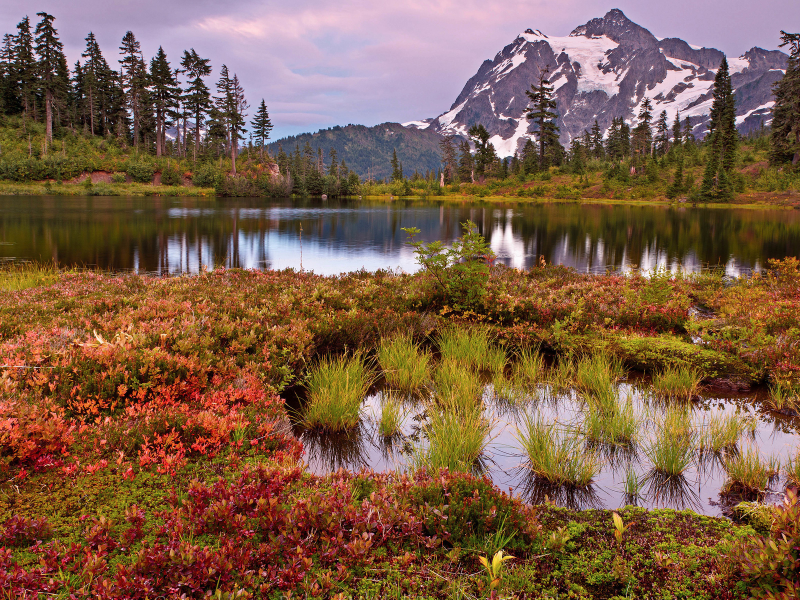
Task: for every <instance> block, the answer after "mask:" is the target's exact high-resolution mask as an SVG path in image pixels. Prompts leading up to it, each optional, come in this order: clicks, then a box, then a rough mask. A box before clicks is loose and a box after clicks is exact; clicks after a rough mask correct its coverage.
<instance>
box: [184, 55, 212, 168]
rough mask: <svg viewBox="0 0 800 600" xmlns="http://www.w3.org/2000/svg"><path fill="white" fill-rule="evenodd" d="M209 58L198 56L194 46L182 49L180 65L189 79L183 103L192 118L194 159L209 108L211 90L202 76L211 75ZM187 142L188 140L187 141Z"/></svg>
mask: <svg viewBox="0 0 800 600" xmlns="http://www.w3.org/2000/svg"><path fill="white" fill-rule="evenodd" d="M209 62H210V59H208V58H200V56H199V55H198V54H197V52H195V50H194V48H192V49H191V50H184V52H183V58H182V59H181V66H182V67H183V71H184V73H186V75H187V77H188V78H189V81H188V82H187V84H188V85H187V87H186V88H184V90H183V97H182V100H183V104H184V106H185V107H186V112H187V113H188V114H190V115H192V117H193V118H194V160H195V161H196V160H197V155H198V153H199V152H200V128H201V127H202V126H203V123H204V122H205V117H206V115H207V114H208V111H209V109H210V108H211V92H210V91H209V89H208V86H207V85H206V83H205V81H204V80H203V78H204V77H208V76H209V75H211V65H210V64H209ZM187 143H188V142H187Z"/></svg>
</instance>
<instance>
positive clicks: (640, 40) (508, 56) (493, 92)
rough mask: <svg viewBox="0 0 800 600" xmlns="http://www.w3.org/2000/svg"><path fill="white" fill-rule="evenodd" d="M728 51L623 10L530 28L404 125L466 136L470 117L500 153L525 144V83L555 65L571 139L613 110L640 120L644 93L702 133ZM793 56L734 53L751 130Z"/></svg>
mask: <svg viewBox="0 0 800 600" xmlns="http://www.w3.org/2000/svg"><path fill="white" fill-rule="evenodd" d="M722 57H723V53H722V52H720V51H719V50H716V49H714V48H702V47H699V46H692V45H689V44H688V43H686V42H684V41H683V40H681V39H677V38H664V39H658V38H656V37H655V36H654V35H653V34H652V33H650V32H649V31H648V30H647V29H645V28H644V27H641V26H639V25H637V24H636V23H634V22H632V21H631V20H630V19H628V18H627V17H626V16H625V15H624V14H623V13H622V11H621V10H619V9H614V10H611V11H609V12H608V13H607V14H606V15H605V16H604V17H603V18H600V19H592V20H591V21H589V22H588V23H586V24H585V25H581V26H580V27H577V28H576V29H575V30H573V32H572V33H570V34H569V36H567V37H554V36H548V35H546V34H544V33H542V32H541V31H539V30H538V29H537V30H533V29H527V30H526V31H525V32H524V33H522V34H520V35H519V36H518V37H517V39H515V40H514V41H513V42H512V43H511V44H509V45H508V46H506V47H505V48H503V50H502V51H501V52H499V53H498V54H497V55H496V56H495V57H494V59H493V60H486V61H485V62H484V63H483V64H482V65H481V67H480V69H478V72H477V73H476V74H475V75H474V76H473V77H472V78H471V79H470V80H469V81H468V82H467V84H466V85H465V86H464V89H463V90H462V92H461V94H460V95H459V96H458V98H456V101H455V102H454V103H453V105H452V106H451V107H450V110H448V111H447V112H445V113H443V114H441V115H440V116H438V117H436V118H435V119H426V120H424V121H412V122H410V123H404V125H406V126H407V127H413V128H418V129H433V130H434V131H437V132H439V133H442V134H459V135H466V131H467V129H468V128H469V127H470V126H471V125H473V124H475V123H482V124H483V125H484V126H485V127H486V128H487V129H488V130H489V133H490V134H492V138H491V141H492V143H493V144H494V146H495V149H496V150H497V153H498V154H499V155H500V156H501V157H503V156H510V155H512V154H514V152H515V151H517V150H520V149H521V147H522V145H524V143H525V140H526V139H527V138H528V137H530V131H531V130H532V129H533V127H532V125H531V124H530V123H529V122H528V121H527V120H526V119H525V112H526V110H525V109H526V107H527V105H528V98H527V96H526V95H525V91H526V90H529V89H530V86H531V84H532V83H534V82H538V78H539V74H540V72H541V71H542V70H543V69H545V68H549V73H550V74H549V79H550V82H551V84H552V85H553V86H554V87H555V96H556V101H557V113H558V115H559V117H558V126H559V127H560V128H561V141H562V143H564V144H565V145H567V144H568V143H569V141H570V140H571V139H572V138H573V137H576V136H580V135H582V134H583V132H584V130H590V129H591V127H592V125H593V124H594V121H595V119H596V120H597V121H598V123H599V125H600V127H601V129H602V130H603V131H605V130H606V129H607V128H608V127H609V126H610V125H611V119H612V118H614V117H620V116H621V117H624V118H625V119H626V121H628V122H630V123H631V124H633V123H635V122H636V115H637V114H638V113H639V108H640V106H641V103H642V101H643V100H644V98H645V96H646V97H649V98H650V100H651V101H652V103H653V109H654V110H653V112H654V117H655V118H657V117H658V115H659V114H660V113H661V111H662V110H666V112H667V118H668V121H669V124H670V126H671V125H672V122H673V120H674V118H675V115H676V113H677V112H678V111H679V110H680V113H681V117H682V118H684V117H686V116H689V117H691V118H692V123H693V124H694V126H695V129H694V134H695V136H697V137H702V135H703V134H704V132H705V130H706V123H707V121H708V114H709V112H710V109H711V91H712V90H711V88H712V86H713V83H714V75H715V73H716V70H717V68H718V67H719V64H720V62H721V61H722ZM786 61H787V56H786V54H784V53H783V52H778V51H768V50H764V49H762V48H752V49H751V50H749V51H748V52H746V53H745V54H744V55H742V56H740V57H738V58H730V57H729V58H728V64H729V68H730V72H731V81H732V83H733V87H734V89H735V94H736V114H737V119H736V123H737V125H738V127H739V130H740V131H742V132H743V133H746V132H747V131H750V130H753V129H756V128H758V127H760V126H761V123H762V122H764V123H765V124H766V123H769V120H770V119H771V113H770V108H771V107H772V105H773V99H772V86H773V84H774V83H775V82H776V81H778V80H779V79H780V78H781V77H782V76H783V74H784V72H785V69H786Z"/></svg>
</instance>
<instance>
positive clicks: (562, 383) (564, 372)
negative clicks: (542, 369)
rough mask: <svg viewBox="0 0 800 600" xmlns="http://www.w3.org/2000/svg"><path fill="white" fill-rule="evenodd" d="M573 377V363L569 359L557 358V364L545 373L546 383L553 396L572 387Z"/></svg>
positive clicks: (566, 357)
mask: <svg viewBox="0 0 800 600" xmlns="http://www.w3.org/2000/svg"><path fill="white" fill-rule="evenodd" d="M574 376H575V363H574V362H573V361H572V358H571V357H568V356H562V357H559V359H558V362H556V364H555V365H554V366H552V367H550V369H548V371H547V383H549V384H550V388H551V392H552V393H553V394H560V393H562V392H565V391H566V390H568V389H569V388H570V387H571V386H572V382H573V379H574Z"/></svg>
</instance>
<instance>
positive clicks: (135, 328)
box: [0, 259, 800, 598]
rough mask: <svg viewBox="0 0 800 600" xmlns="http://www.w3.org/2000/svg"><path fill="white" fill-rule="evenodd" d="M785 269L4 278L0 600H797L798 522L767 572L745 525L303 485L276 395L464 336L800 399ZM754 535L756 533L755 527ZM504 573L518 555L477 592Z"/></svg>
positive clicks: (347, 478)
mask: <svg viewBox="0 0 800 600" xmlns="http://www.w3.org/2000/svg"><path fill="white" fill-rule="evenodd" d="M799 266H800V265H799V263H798V261H796V260H794V259H787V260H785V261H780V262H776V263H774V264H773V268H772V270H771V271H770V272H769V273H766V274H764V275H759V276H755V277H752V278H749V279H743V280H740V281H728V280H725V279H724V278H722V277H721V276H720V275H717V274H713V273H711V274H705V275H702V276H697V277H674V276H670V275H668V274H665V273H662V274H652V275H651V276H648V277H645V276H643V275H640V274H634V275H622V274H617V273H609V274H606V275H602V276H589V275H582V274H579V273H577V272H575V271H573V270H570V269H567V268H563V267H556V266H549V265H544V266H541V267H537V268H534V269H531V270H529V271H525V272H521V271H516V270H513V269H507V268H505V267H502V266H492V267H490V268H488V269H486V270H485V271H481V272H480V273H479V275H480V277H482V279H481V281H482V288H481V289H482V293H481V294H479V295H477V296H476V295H471V296H470V297H469V305H468V307H466V306H464V305H463V302H464V300H463V298H460V297H456V298H455V300H456V302H453V300H454V298H453V297H452V294H453V293H454V290H455V292H458V286H457V285H455V286H450V287H443V286H442V285H440V283H439V282H437V280H436V278H435V276H434V275H433V274H432V273H431V272H426V271H423V272H420V273H417V274H413V275H409V274H395V273H391V272H376V273H367V272H355V273H350V274H348V275H342V276H338V277H323V276H318V275H314V274H312V273H305V272H296V271H291V270H287V271H280V272H278V271H268V272H255V271H237V270H215V271H213V272H204V273H201V274H199V275H196V276H182V277H152V276H143V275H134V274H121V275H111V274H101V273H95V272H63V273H60V272H55V271H54V272H51V273H45V272H44V271H43V270H42V269H40V270H39V271H37V272H36V274H35V276H31V277H27V278H26V277H23V276H22V275H21V274H20V273H19V272H16V273H15V274H13V276H12V275H11V274H9V273H8V272H3V273H0V365H2V366H0V481H2V483H0V594H3V595H4V596H2V597H8V598H39V597H61V598H70V597H77V598H82V597H85V598H89V597H92V598H94V597H101V598H156V597H207V596H214V597H227V598H234V597H242V598H244V597H254V598H283V597H287V596H291V597H306V596H309V597H313V596H320V597H335V596H337V595H338V596H339V597H364V598H371V597H374V598H383V597H430V598H449V597H453V598H456V597H458V598H471V597H488V596H490V595H491V594H495V595H497V594H499V595H500V596H502V597H510V596H514V597H519V598H539V597H551V598H557V597H561V598H563V597H574V598H613V597H654V598H655V597H670V598H672V597H684V598H707V597H712V596H714V597H719V598H744V597H747V596H748V595H749V594H750V591H749V590H750V588H751V587H752V586H754V585H758V586H760V587H757V589H759V590H768V589H769V587H770V586H772V587H773V588H774V589H775V590H781V589H789V588H788V587H787V586H789V587H791V586H796V585H797V581H796V569H797V562H796V561H797V559H798V558H797V552H798V551H797V548H796V546H797V542H796V540H797V523H798V519H800V516H799V515H800V510H797V508H796V507H795V508H792V509H787V511H785V514H786V515H790V517H791V518H789V517H787V518H784V519H783V521H780V523H782V524H781V527H782V529H781V531H782V532H787V531H788V532H789V536H788V538H786V539H788V540H789V541H788V542H786V544H788V546H786V547H784V546H780V548H778V547H777V546H776V549H775V551H773V550H772V549H771V546H769V545H768V544H767V545H763V543H762V545H759V543H760V542H759V538H758V534H757V532H756V530H755V529H754V528H753V526H751V525H738V524H734V523H732V522H730V521H728V520H724V519H715V518H709V517H702V516H698V515H696V514H694V513H691V512H688V511H686V512H678V511H668V510H667V511H649V512H648V511H644V510H642V509H637V508H634V507H628V508H625V509H622V510H621V511H620V512H619V514H620V516H621V518H622V521H621V522H622V525H621V526H620V525H618V524H615V521H614V520H613V519H612V513H611V512H609V511H600V510H592V511H582V512H581V511H571V510H567V509H563V508H557V507H555V506H554V505H552V504H550V503H546V504H543V505H541V506H527V505H524V504H522V503H521V502H520V501H519V500H517V499H512V498H511V497H510V496H508V495H506V494H504V493H503V492H501V491H500V490H498V489H496V488H494V487H493V486H492V485H491V483H489V482H488V480H482V479H479V478H476V477H473V476H472V475H468V474H463V473H451V472H448V471H443V472H426V471H424V470H422V471H418V472H413V473H412V472H407V473H390V474H375V473H370V472H362V473H348V472H343V471H342V472H338V473H335V474H331V475H328V476H322V477H320V476H313V475H311V474H309V473H308V472H306V471H305V470H304V469H303V468H302V465H301V455H302V448H301V446H300V443H299V442H298V441H297V440H296V439H295V438H294V437H293V436H292V434H291V428H290V427H289V422H288V419H287V412H286V409H285V406H284V400H283V397H282V395H285V393H286V391H287V390H289V389H296V388H297V386H298V385H299V384H300V383H302V382H303V381H304V378H305V376H306V374H307V372H308V370H309V367H310V366H312V365H314V364H316V362H317V361H318V360H320V359H321V358H324V357H329V356H343V355H345V354H350V355H352V353H353V352H361V353H362V354H363V356H365V357H369V356H374V355H375V354H376V353H377V351H378V348H379V347H380V344H381V340H382V339H386V338H389V337H391V336H392V335H395V334H402V335H405V336H410V339H412V340H413V341H414V342H416V343H418V344H421V345H422V347H423V349H432V350H434V351H436V349H435V348H434V346H435V340H437V339H439V338H440V337H441V334H442V333H443V332H446V331H451V330H452V329H451V328H453V327H456V328H458V327H465V326H467V325H469V324H475V323H480V324H482V325H483V326H486V327H488V328H489V329H490V330H491V331H492V332H493V334H494V336H495V339H496V340H497V343H498V344H500V345H502V346H503V347H505V348H506V349H507V350H508V351H509V352H511V351H522V350H525V349H529V348H532V347H538V348H540V349H543V350H545V351H547V352H548V353H551V354H555V355H558V356H566V355H570V354H572V355H575V354H581V353H583V352H589V351H591V352H593V353H598V352H602V353H603V354H604V355H605V356H607V357H614V358H615V359H616V360H618V361H620V362H622V363H624V364H625V365H626V367H627V368H634V369H641V370H645V371H648V372H651V373H653V372H662V371H664V369H667V368H676V367H687V368H691V369H694V370H696V372H698V373H699V374H700V375H701V376H702V378H703V382H704V384H705V385H709V384H713V385H732V386H752V385H762V384H770V385H773V386H774V385H778V384H779V385H782V386H786V387H787V389H789V388H793V387H794V386H797V385H798V381H799V380H800V323H798V320H799V319H800V285H798V282H800V268H799ZM459 302H461V304H459ZM456 305H458V306H456ZM693 306H694V307H698V306H699V307H701V308H702V309H703V310H702V311H701V312H699V313H698V312H697V311H690V308H691V307H693ZM698 314H700V315H703V316H702V317H700V316H698ZM692 315H695V316H692ZM692 336H694V337H695V338H696V339H699V340H701V341H702V342H703V343H702V344H696V343H693V341H692ZM792 519H794V520H793V521H792ZM752 522H753V524H754V525H755V526H756V527H760V533H768V530H769V527H770V521H767V524H766V525H763V521H752ZM778 522H779V521H778V520H775V523H778ZM759 523H761V525H759ZM775 535H777V534H775ZM774 539H776V540H780V539H783V538H780V537H775V538H774ZM792 540H794V541H792ZM787 548H788V550H787ZM792 548H794V549H793V550H792ZM500 550H503V551H505V552H506V553H508V554H510V555H512V556H513V557H514V558H513V559H511V560H509V561H507V562H505V563H499V565H498V566H497V568H496V569H495V570H493V569H492V567H491V559H492V557H493V556H494V555H495V554H496V553H497V552H499V551H500ZM792 553H793V554H792ZM481 557H484V558H488V559H489V561H490V568H489V569H487V568H485V567H484V566H483V565H482V564H481V562H480V560H479V559H480V558H481ZM765 564H766V565H773V566H775V565H777V567H775V568H771V567H768V568H766V570H765V569H764V565H765ZM793 569H794V573H795V575H794V576H792V575H791V573H792V572H793V571H792V570H793ZM787 573H788V574H789V575H786V574H787ZM698 574H701V575H698ZM780 574H783V575H786V576H787V577H788V578H789V580H787V581H788V583H787V581H785V580H780V579H778V578H777V577H778V575H780ZM792 577H794V581H793V582H792V580H791V578H792ZM492 585H494V588H493V587H492ZM795 589H796V588H795Z"/></svg>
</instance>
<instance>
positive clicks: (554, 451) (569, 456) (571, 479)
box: [516, 415, 600, 487]
mask: <svg viewBox="0 0 800 600" xmlns="http://www.w3.org/2000/svg"><path fill="white" fill-rule="evenodd" d="M516 438H517V440H518V441H519V443H520V445H521V446H522V450H523V452H524V453H525V455H526V456H527V458H528V466H529V468H530V470H531V472H532V473H533V474H534V475H535V476H536V477H537V478H539V479H542V480H544V481H547V482H548V483H551V484H554V485H566V486H575V487H585V486H588V485H589V484H590V483H591V482H592V480H593V479H594V477H595V476H596V475H597V473H598V471H599V470H600V459H599V458H598V456H597V454H595V453H594V452H591V451H586V450H585V449H584V448H583V443H582V440H581V439H580V438H579V437H577V436H575V435H574V434H572V433H571V432H569V431H558V430H557V429H556V424H555V423H553V424H550V425H547V424H545V423H544V422H543V421H542V420H541V419H540V418H538V417H536V418H534V417H531V416H530V415H528V417H527V419H526V421H525V423H524V425H523V428H522V429H517V435H516Z"/></svg>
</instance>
